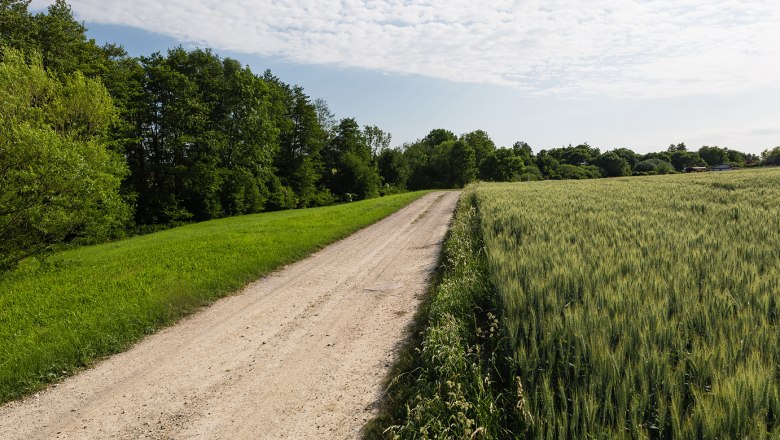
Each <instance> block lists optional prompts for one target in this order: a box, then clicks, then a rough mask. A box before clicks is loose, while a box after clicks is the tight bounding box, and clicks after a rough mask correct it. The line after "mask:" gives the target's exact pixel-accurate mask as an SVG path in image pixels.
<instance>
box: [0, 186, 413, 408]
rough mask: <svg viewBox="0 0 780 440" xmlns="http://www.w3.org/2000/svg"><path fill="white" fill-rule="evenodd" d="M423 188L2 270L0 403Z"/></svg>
mask: <svg viewBox="0 0 780 440" xmlns="http://www.w3.org/2000/svg"><path fill="white" fill-rule="evenodd" d="M422 194H423V193H421V192H418V193H407V194H400V195H394V196H387V197H383V198H379V199H371V200H366V201H361V202H355V203H350V204H345V205H339V206H331V207H325V208H315V209H303V210H294V211H282V212H273V213H265V214H257V215H247V216H241V217H233V218H227V219H222V220H215V221H210V222H204V223H199V224H194V225H188V226H184V227H180V228H175V229H170V230H167V231H163V232H159V233H155V234H150V235H145V236H141V237H135V238H132V239H128V240H124V241H120V242H116V243H109V244H104V245H98V246H89V247H83V248H78V249H74V250H69V251H65V252H60V253H57V254H55V255H53V256H52V257H50V258H49V259H48V260H46V261H45V262H44V263H43V264H41V263H39V262H37V261H26V262H24V264H22V265H21V267H20V268H19V269H18V270H16V271H14V272H11V273H6V274H4V275H3V276H2V278H0V402H3V401H8V400H10V399H13V398H17V397H20V396H22V395H24V394H27V393H30V392H31V391H34V390H36V389H38V388H40V387H41V386H42V385H44V384H46V383H50V382H53V381H56V380H58V379H59V378H61V377H62V376H65V375H68V374H71V373H72V372H73V371H75V370H77V369H79V368H82V367H84V366H87V365H90V364H91V363H92V362H94V361H95V360H97V359H100V358H102V357H105V356H106V355H109V354H111V353H116V352H119V351H121V350H124V349H126V348H127V347H128V346H129V345H130V344H132V343H134V342H135V341H137V340H138V339H139V338H141V337H142V336H143V335H145V334H148V333H151V332H153V331H155V330H156V329H159V328H160V327H162V326H165V325H167V324H169V323H171V322H173V321H175V320H176V319H178V318H180V317H182V316H183V315H185V314H187V313H188V312H191V311H193V310H195V309H197V308H198V307H200V306H202V305H204V304H208V303H210V302H211V301H213V300H215V299H217V298H219V297H221V296H224V295H226V294H229V293H231V292H234V291H236V290H238V289H240V288H241V287H242V286H244V285H245V284H246V283H248V282H250V281H252V280H254V279H256V278H258V277H260V276H262V275H264V274H267V273H269V272H270V271H272V270H274V269H276V268H278V267H280V266H281V265H284V264H286V263H290V262H292V261H295V260H298V259H300V258H302V257H305V256H306V255H308V254H309V253H311V252H313V251H315V250H316V249H317V248H320V247H322V246H324V245H326V244H328V243H331V242H333V241H335V240H337V239H339V238H342V237H345V236H347V235H349V234H350V233H352V232H354V231H356V230H358V229H360V228H362V227H365V226H367V225H369V224H371V223H373V222H376V221H377V220H379V219H381V218H383V217H385V216H387V215H389V214H391V213H392V212H395V211H396V210H398V209H399V208H401V207H403V206H405V205H407V204H408V203H410V202H411V201H412V200H414V199H417V198H419V197H420V196H421V195H422Z"/></svg>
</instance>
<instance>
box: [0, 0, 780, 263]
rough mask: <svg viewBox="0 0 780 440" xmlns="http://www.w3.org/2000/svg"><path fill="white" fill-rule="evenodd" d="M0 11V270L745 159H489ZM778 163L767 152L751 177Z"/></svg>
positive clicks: (187, 63)
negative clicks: (290, 212) (344, 212)
mask: <svg viewBox="0 0 780 440" xmlns="http://www.w3.org/2000/svg"><path fill="white" fill-rule="evenodd" d="M29 3H30V1H29V0H0V111H1V112H2V121H1V122H0V123H1V124H2V133H0V242H1V243H2V244H1V245H0V266H3V265H6V266H7V265H11V264H13V263H14V262H15V261H18V260H19V259H20V258H23V257H24V256H26V255H29V254H33V253H36V252H39V251H40V250H42V249H46V248H49V247H50V246H51V245H52V244H53V243H59V242H62V241H66V242H69V241H79V240H80V241H82V242H89V241H100V240H105V239H110V238H114V237H116V236H121V235H122V234H125V233H127V232H128V231H130V232H131V233H133V232H143V231H146V230H154V229H157V228H159V227H161V226H162V227H165V226H169V225H175V224H180V223H183V222H191V221H202V220H208V219H213V218H219V217H225V216H231V215H237V214H245V213H254V212H260V211H266V210H277V209H289V208H302V207H311V206H322V205H328V204H332V203H336V202H341V201H350V200H357V199H364V198H371V197H376V196H380V195H384V194H389V193H395V192H400V191H406V190H408V189H426V188H457V187H462V186H463V185H465V184H467V183H469V182H471V181H474V180H476V179H481V180H490V181H512V180H539V179H570V178H593V177H607V176H622V175H630V174H632V173H635V174H663V173H667V172H672V171H674V170H681V169H683V168H685V167H687V166H699V165H705V164H706V165H718V164H721V163H733V164H735V165H737V166H748V165H755V164H758V163H759V162H760V159H759V158H758V157H757V156H755V155H749V154H743V153H739V152H736V151H733V150H728V149H722V148H717V147H702V148H701V149H699V150H698V152H693V151H687V149H686V148H685V146H684V145H682V144H679V145H675V146H673V147H670V148H669V150H667V151H664V152H661V153H653V154H650V155H644V156H642V155H638V154H636V153H634V152H632V151H630V150H628V149H618V150H614V151H610V152H607V153H604V154H601V153H600V151H599V150H598V149H596V148H593V147H590V146H589V145H587V144H585V145H579V146H577V147H566V148H556V149H551V150H542V151H539V153H538V154H536V155H534V154H533V152H532V150H531V148H530V146H528V145H527V144H525V143H523V142H518V143H516V144H515V145H514V146H512V147H511V148H496V146H495V144H494V143H493V141H492V140H491V139H490V137H489V136H488V134H487V133H485V132H484V131H481V130H477V131H474V132H471V133H467V134H464V135H461V136H456V135H455V134H454V133H452V132H450V131H447V130H443V129H436V130H433V131H431V132H430V133H429V134H428V135H427V136H425V137H424V138H422V139H421V140H419V141H417V142H414V143H412V144H407V145H403V146H402V147H399V148H391V147H390V142H391V136H390V134H389V133H387V132H385V131H383V130H382V129H380V128H379V127H376V126H363V127H361V126H360V125H359V124H358V123H357V121H355V119H353V118H344V119H341V120H336V119H335V117H334V115H333V113H332V112H331V111H330V109H329V108H328V106H327V103H326V102H325V101H323V100H321V99H316V100H313V99H311V98H310V97H309V96H307V95H306V94H305V92H304V90H303V89H302V88H301V87H298V86H292V85H289V84H286V83H284V82H283V81H282V80H280V79H279V78H277V77H275V76H274V75H273V74H272V73H271V72H270V71H265V72H264V73H263V74H262V75H258V74H255V73H253V72H252V71H251V70H250V69H249V68H247V67H246V66H242V65H241V63H239V62H238V61H236V60H233V59H230V58H221V57H219V56H218V55H216V54H214V53H212V52H211V51H210V50H200V49H198V50H192V51H188V50H185V49H183V48H181V47H178V48H175V49H172V50H169V51H168V53H167V54H164V55H163V54H160V53H154V54H151V55H149V56H141V57H131V56H129V55H128V54H127V53H126V52H125V50H124V49H123V48H122V47H121V46H117V45H114V44H106V45H104V46H98V45H97V44H96V43H95V41H94V40H90V39H88V38H87V36H86V29H85V27H84V26H83V25H82V24H80V23H78V22H77V21H75V20H74V18H73V15H72V12H71V9H70V7H69V6H68V4H67V3H66V2H65V1H64V0H57V1H56V2H55V3H54V4H53V5H51V6H50V7H49V8H48V10H47V12H45V13H38V14H31V13H30V12H29V9H28V6H29ZM778 162H780V148H775V149H774V150H772V151H767V152H766V153H765V154H764V157H763V160H762V161H761V163H764V164H777V163H778Z"/></svg>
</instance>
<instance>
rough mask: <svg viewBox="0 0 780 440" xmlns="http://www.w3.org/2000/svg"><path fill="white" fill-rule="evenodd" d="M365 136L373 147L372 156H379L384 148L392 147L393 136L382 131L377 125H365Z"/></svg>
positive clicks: (371, 147)
mask: <svg viewBox="0 0 780 440" xmlns="http://www.w3.org/2000/svg"><path fill="white" fill-rule="evenodd" d="M363 136H364V137H365V139H366V143H367V144H368V146H369V148H370V149H371V156H372V157H374V158H376V157H378V156H379V154H380V153H382V152H383V151H384V150H386V149H388V148H390V141H391V140H392V139H393V136H392V135H391V134H390V133H388V132H386V131H382V130H381V129H380V128H379V127H377V126H376V125H366V126H365V127H363Z"/></svg>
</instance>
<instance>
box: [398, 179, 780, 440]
mask: <svg viewBox="0 0 780 440" xmlns="http://www.w3.org/2000/svg"><path fill="white" fill-rule="evenodd" d="M779 181H780V170H777V169H769V170H753V171H744V172H733V173H704V174H696V175H674V176H654V177H638V178H637V177H634V178H630V179H626V178H623V179H608V180H599V181H589V182H566V181H563V182H536V183H523V184H479V185H476V186H474V187H471V188H470V189H469V190H468V191H469V193H468V194H469V195H468V196H467V197H473V198H474V205H475V206H476V208H475V210H474V212H475V213H476V214H477V215H478V217H479V219H478V223H479V228H478V231H477V232H475V233H474V234H473V236H475V237H478V238H479V239H481V240H484V245H483V247H482V250H483V252H484V256H485V258H486V263H485V264H484V265H482V266H478V268H477V270H476V271H474V272H468V271H463V272H460V273H457V272H455V273H454V274H453V275H456V276H457V277H458V278H457V279H456V280H453V281H451V284H449V285H452V286H455V287H454V290H453V291H451V292H450V291H449V287H447V288H445V291H446V292H447V293H448V294H451V295H454V296H456V297H458V298H460V299H459V300H458V301H463V302H464V304H471V305H470V308H469V309H468V310H467V311H465V312H461V313H459V314H453V315H452V317H453V319H457V321H455V322H453V323H452V324H449V325H451V326H452V327H458V326H469V325H473V324H474V323H475V322H477V323H479V322H481V321H480V318H478V317H479V316H482V315H483V314H484V310H485V307H484V305H478V304H479V301H484V300H477V301H474V300H473V299H471V298H473V296H472V291H471V288H470V286H471V285H472V284H471V283H470V280H473V279H482V280H486V281H483V283H484V284H483V285H485V286H487V285H491V286H492V289H493V290H492V291H491V290H490V289H488V288H487V287H484V288H483V294H484V295H485V297H487V298H495V299H494V300H493V301H494V303H495V304H499V305H500V307H493V308H492V309H490V310H496V311H497V313H498V316H499V319H500V325H499V328H500V330H499V331H498V333H502V332H503V334H504V335H505V337H506V344H496V345H493V346H491V349H492V350H493V351H492V352H483V353H482V354H481V355H480V356H481V357H482V358H488V359H491V358H492V359H498V360H501V359H502V357H503V356H507V357H509V359H508V360H507V364H506V365H508V366H509V367H510V368H512V374H511V375H510V376H511V377H516V378H517V379H516V380H517V382H516V383H515V382H512V381H509V380H505V381H503V382H501V381H499V380H497V379H496V378H495V377H490V376H488V375H486V374H485V370H478V371H480V372H481V377H483V379H484V378H486V377H488V378H489V379H491V380H489V381H485V383H491V384H494V385H495V384H499V383H501V384H502V385H503V388H501V389H494V390H493V393H492V394H493V395H500V396H506V397H509V396H511V398H513V399H516V400H515V406H514V408H516V409H518V410H519V412H518V413H516V414H515V415H514V416H515V419H511V418H505V419H498V418H495V419H491V418H490V417H483V418H479V417H475V416H472V415H471V414H472V412H470V411H471V408H477V407H479V406H480V403H481V402H482V400H481V399H482V398H483V396H484V395H482V394H478V393H471V394H469V393H464V394H463V395H464V396H467V397H465V398H464V399H463V403H462V404H461V405H460V406H455V405H450V406H447V405H446V404H443V403H442V404H441V405H439V406H438V408H440V409H441V411H438V412H437V413H436V414H435V415H434V416H431V417H418V415H419V414H422V413H423V411H429V410H428V408H430V407H431V405H430V404H429V402H433V401H436V399H441V400H442V402H444V401H445V400H444V397H441V396H458V397H459V398H460V396H461V395H459V394H458V392H459V390H468V389H473V385H469V384H472V383H474V381H473V379H472V377H475V376H476V375H470V374H461V375H460V378H461V379H460V380H454V379H450V378H451V377H453V376H449V377H448V379H445V380H444V382H442V381H440V380H439V379H438V378H437V377H433V376H425V375H426V374H428V373H427V372H428V371H447V370H449V369H452V368H453V367H452V365H456V366H457V368H461V369H468V368H471V367H470V366H471V365H473V361H472V360H471V359H470V358H468V357H463V358H460V359H458V360H457V361H456V362H452V361H451V359H452V358H451V357H450V354H451V353H456V352H459V350H460V347H461V345H460V344H461V340H460V339H455V338H453V339H450V340H448V339H446V338H438V341H439V345H438V348H437V349H436V350H435V352H431V351H430V348H429V347H430V346H429V345H426V344H429V343H430V342H429V340H430V339H431V338H430V337H429V336H428V335H438V334H440V333H439V330H437V329H438V328H439V326H440V324H439V321H438V320H437V319H435V318H433V319H431V320H430V324H429V327H428V328H427V329H426V330H425V333H424V334H425V335H426V336H425V337H426V339H425V342H424V343H423V345H422V347H421V350H420V354H419V356H420V357H421V360H420V361H419V362H421V363H422V364H423V365H426V366H424V367H422V371H423V372H422V373H408V374H417V375H418V376H417V377H420V380H421V381H423V382H425V384H424V385H421V386H419V387H418V389H419V390H421V391H420V395H419V396H418V397H414V398H411V399H409V400H408V401H407V402H406V403H405V406H406V410H405V411H402V412H403V413H404V415H405V416H404V418H402V419H400V420H396V421H395V424H396V425H397V426H400V427H401V428H399V429H395V428H393V429H391V430H388V431H387V432H386V435H387V436H388V437H392V435H393V433H396V434H397V435H398V436H399V437H400V438H410V437H414V436H417V437H425V436H428V437H442V438H443V437H458V438H513V437H519V438H538V439H542V438H610V439H612V438H616V439H619V438H626V439H628V438H649V439H652V438H659V439H660V438H675V439H699V438H713V439H714V438H776V437H778V436H780V419H779V418H778V414H780V412H779V411H780V385H779V383H780V382H778V379H779V378H780V377H779V376H778V371H780V370H778V368H777V365H778V364H780V331H779V330H780V329H779V328H778V317H779V316H780V309H779V308H778V302H779V301H778V298H777V293H778V291H777V286H778V285H780V250H779V249H780V248H779V247H778V243H780V223H778V222H779V221H780V220H778V219H780V207H778V204H777V203H776V200H778V197H780V186H778V184H777V182H779ZM464 197H465V196H464ZM462 215H463V214H462V213H460V214H459V216H462ZM456 224H457V222H456ZM455 228H456V227H455V226H454V227H453V230H455ZM457 237H458V235H457V234H456V233H454V232H453V234H452V235H451V236H450V238H449V239H448V243H447V249H448V251H447V252H448V254H447V258H448V259H449V258H451V256H450V253H451V252H452V249H453V247H454V246H456V243H457V240H458V238H457ZM479 253H480V252H479V248H474V249H471V251H470V252H466V254H467V255H478V254H479ZM448 268H449V266H448ZM445 278H446V276H445ZM442 285H445V283H444V282H443V283H442ZM433 301H434V302H435V301H436V298H434V300H433ZM432 315H433V313H432ZM475 316H476V317H477V318H476V319H475ZM477 328H480V327H479V326H477ZM467 333H468V331H467ZM472 334H476V333H474V332H473V331H472ZM477 346H478V345H473V347H475V348H473V351H474V352H475V353H476V352H477V351H478V350H477V348H476V347H477ZM488 346H489V344H488ZM502 347H504V348H503V349H502ZM499 364H500V362H499ZM498 371H500V368H499V370H498ZM506 376H507V375H504V376H503V377H506ZM399 380H403V379H399ZM446 380H452V384H450V383H448V382H446ZM443 384H446V385H443ZM518 389H521V390H522V394H521V395H518V394H517V390H518ZM426 390H427V391H426ZM441 390H446V392H445V393H442V392H441ZM390 392H392V388H391V389H390ZM505 407H506V406H505ZM429 414H433V412H430V411H429ZM461 416H465V417H466V418H467V419H469V420H474V423H473V424H472V425H469V428H468V429H465V430H461V431H457V432H455V431H454V430H455V429H456V428H460V426H461V425H458V420H460V419H461ZM504 423H508V424H506V425H504ZM388 425H390V424H389V423H388ZM433 425H436V428H435V429H438V430H437V431H435V432H433V431H432V429H433ZM410 433H414V434H410Z"/></svg>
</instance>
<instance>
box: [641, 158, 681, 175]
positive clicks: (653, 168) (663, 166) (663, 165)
mask: <svg viewBox="0 0 780 440" xmlns="http://www.w3.org/2000/svg"><path fill="white" fill-rule="evenodd" d="M673 171H674V167H672V164H670V163H669V162H665V161H663V160H661V159H645V160H643V161H641V162H639V163H638V164H636V166H635V167H634V172H635V173H642V174H669V173H671V172H673Z"/></svg>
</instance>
